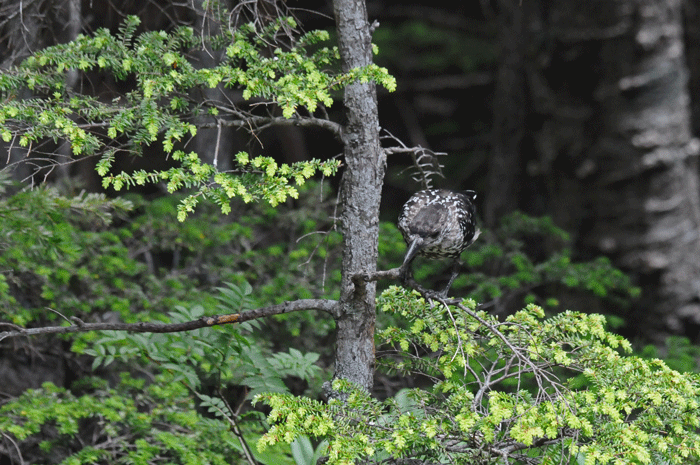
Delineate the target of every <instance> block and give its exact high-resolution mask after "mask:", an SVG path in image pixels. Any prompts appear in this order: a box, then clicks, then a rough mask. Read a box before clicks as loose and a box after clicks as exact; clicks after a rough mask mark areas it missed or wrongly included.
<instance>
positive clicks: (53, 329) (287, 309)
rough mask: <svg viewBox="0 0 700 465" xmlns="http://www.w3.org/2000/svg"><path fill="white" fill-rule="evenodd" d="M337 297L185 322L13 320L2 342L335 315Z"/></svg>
mask: <svg viewBox="0 0 700 465" xmlns="http://www.w3.org/2000/svg"><path fill="white" fill-rule="evenodd" d="M337 304H338V302H337V301H335V300H324V299H300V300H294V301H288V302H284V303H281V304H278V305H271V306H269V307H261V308H257V309H254V310H248V311H245V312H242V313H230V314H227V315H215V316H203V317H201V318H198V319H196V320H191V321H185V322H183V323H146V322H143V323H82V322H81V323H82V324H72V325H71V326H45V327H41V328H20V327H18V326H17V325H14V324H12V323H4V322H0V327H5V328H8V330H7V331H3V332H1V333H0V341H2V340H3V339H7V338H12V337H19V336H36V335H39V334H67V333H84V332H88V331H128V332H132V333H177V332H182V331H192V330H194V329H199V328H208V327H211V326H216V325H225V324H234V323H243V322H244V321H250V320H257V319H259V318H265V317H268V316H272V315H281V314H283V313H291V312H299V311H303V310H320V311H323V312H326V313H328V314H330V315H331V316H333V317H335V316H336V314H337Z"/></svg>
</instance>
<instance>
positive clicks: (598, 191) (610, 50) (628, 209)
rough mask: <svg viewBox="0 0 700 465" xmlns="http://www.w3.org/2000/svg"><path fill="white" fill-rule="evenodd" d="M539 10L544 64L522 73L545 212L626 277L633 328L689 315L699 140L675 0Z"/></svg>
mask: <svg viewBox="0 0 700 465" xmlns="http://www.w3.org/2000/svg"><path fill="white" fill-rule="evenodd" d="M541 11H542V12H543V13H542V14H543V15H546V17H545V18H544V19H543V20H544V22H545V23H546V24H547V25H548V28H543V30H547V31H549V33H551V34H552V36H551V37H548V38H547V41H548V42H547V44H548V50H547V51H546V52H543V53H542V55H541V56H540V57H539V59H540V62H542V63H543V64H545V65H546V68H545V67H544V66H543V70H542V72H541V73H539V74H537V75H531V76H530V81H529V86H530V89H531V91H532V95H533V98H532V100H533V102H536V103H537V105H538V107H537V110H538V112H539V113H540V115H543V116H544V119H545V122H544V123H543V124H542V126H541V127H539V128H536V129H535V130H534V131H533V137H534V139H535V141H536V147H537V149H538V150H537V151H538V157H539V159H538V160H537V161H536V162H535V163H534V165H536V168H537V169H536V170H534V171H536V172H538V173H541V174H542V176H543V179H546V180H547V183H546V184H547V189H548V190H549V196H548V197H549V198H550V199H553V200H552V202H553V203H554V205H553V206H552V207H553V208H552V210H553V211H554V212H555V216H557V217H558V219H559V220H560V222H562V223H563V224H564V225H566V226H568V228H569V229H572V230H575V231H577V232H578V234H579V237H578V242H579V247H580V250H584V251H586V250H587V251H589V252H590V253H592V254H598V253H601V252H602V253H605V254H607V255H609V256H611V257H612V258H613V259H614V261H615V263H616V264H617V265H618V266H620V267H622V268H623V269H626V270H628V271H630V272H632V273H633V274H634V275H635V276H636V277H637V279H638V282H639V284H640V285H641V286H642V289H643V293H644V294H643V297H642V299H640V302H639V305H638V306H637V308H636V310H635V312H639V313H638V314H637V315H636V316H638V317H640V318H638V319H637V324H640V328H639V329H642V330H645V331H647V334H648V335H658V334H663V333H658V331H667V330H671V331H674V332H679V331H682V329H683V326H684V324H685V323H688V322H694V323H695V324H698V323H700V260H698V257H700V237H699V235H698V231H700V197H699V195H700V194H699V190H698V184H699V183H698V161H697V154H698V142H697V140H695V139H693V138H692V136H691V125H690V121H691V120H690V109H689V101H690V98H689V94H688V90H687V70H686V66H685V62H684V48H683V28H682V18H681V1H680V0H668V1H664V2H659V1H657V0H617V1H609V0H605V1H590V0H586V1H577V0H569V1H564V2H553V3H551V4H549V5H548V7H547V8H543V9H542V10H541ZM572 12H578V13H579V14H575V13H572ZM527 21H529V20H526V22H527ZM537 23H538V18H533V21H532V24H537ZM542 49H543V50H544V48H542ZM574 185H575V186H576V187H574V188H573V189H572V188H571V187H572V186H574ZM567 194H568V195H567Z"/></svg>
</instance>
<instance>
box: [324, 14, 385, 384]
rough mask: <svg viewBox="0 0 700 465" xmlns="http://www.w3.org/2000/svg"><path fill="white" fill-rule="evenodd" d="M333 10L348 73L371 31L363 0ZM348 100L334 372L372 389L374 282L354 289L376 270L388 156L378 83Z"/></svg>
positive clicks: (365, 50)
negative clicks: (356, 280)
mask: <svg viewBox="0 0 700 465" xmlns="http://www.w3.org/2000/svg"><path fill="white" fill-rule="evenodd" d="M334 13H335V20H336V28H337V31H338V45H339V49H340V55H341V62H342V68H343V71H348V70H350V69H353V68H357V67H360V66H365V65H368V64H370V63H371V62H372V49H371V31H370V25H369V22H368V21H367V11H366V7H365V2H364V0H335V1H334ZM344 104H345V114H346V120H347V123H346V125H345V127H344V134H343V139H344V140H343V142H344V155H345V165H346V167H345V171H344V173H343V179H342V184H341V192H340V201H341V204H342V206H343V210H342V214H341V221H342V230H343V241H344V244H343V245H344V248H343V261H342V282H341V292H340V302H339V315H338V318H337V339H336V340H337V342H336V344H337V347H336V362H335V363H336V365H335V376H336V377H338V378H343V379H346V380H349V381H351V382H354V383H356V384H357V385H359V386H361V387H363V388H365V389H368V390H369V389H371V388H372V385H373V374H374V324H375V283H368V285H367V286H366V290H365V292H355V288H354V286H353V283H352V280H351V278H352V276H353V275H354V274H356V273H359V272H370V273H371V272H373V271H375V270H376V264H377V254H378V252H377V242H378V236H379V224H378V222H379V203H380V199H381V188H382V182H383V178H384V172H385V165H386V158H385V155H384V153H383V152H382V150H381V149H380V146H379V119H378V115H377V97H376V90H375V85H374V84H373V83H360V82H356V83H353V84H351V85H349V86H348V87H347V88H346V89H345V99H344Z"/></svg>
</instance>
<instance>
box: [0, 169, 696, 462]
mask: <svg viewBox="0 0 700 465" xmlns="http://www.w3.org/2000/svg"><path fill="white" fill-rule="evenodd" d="M333 198H334V197H333V196H332V195H330V191H329V187H328V186H327V185H325V184H321V183H310V184H308V185H307V186H306V187H304V188H303V189H301V191H300V196H299V198H298V199H297V200H294V201H288V202H287V203H285V204H282V205H280V206H278V207H276V208H273V207H271V206H269V205H266V204H244V203H242V202H241V204H240V205H238V206H237V208H234V209H233V213H232V215H233V216H232V217H225V218H222V217H221V216H220V215H219V214H218V212H216V211H215V208H214V207H212V209H211V211H207V209H206V208H203V209H202V210H201V211H199V212H198V213H197V214H196V215H195V217H193V218H191V219H190V220H188V221H187V222H185V223H178V222H176V221H174V218H173V215H174V212H175V210H176V205H177V202H178V199H177V198H175V197H172V196H165V197H161V198H158V199H155V200H149V201H146V199H145V198H143V197H140V196H138V195H132V196H130V197H127V198H121V197H120V198H116V199H109V198H106V197H104V196H100V195H91V194H85V193H80V194H78V195H75V196H66V195H62V194H61V193H60V192H59V191H58V190H57V189H56V188H48V187H42V188H38V189H33V190H32V189H20V190H19V191H16V190H14V188H13V186H12V185H11V184H10V183H8V182H4V183H3V195H2V198H0V214H2V216H3V219H4V221H3V222H2V224H1V225H0V233H1V234H0V237H2V244H1V245H0V246H1V247H2V250H3V253H2V254H1V255H0V261H1V266H0V268H1V269H2V274H0V303H1V304H0V305H1V306H0V311H2V315H3V316H2V319H3V321H5V322H7V323H11V324H16V325H21V326H41V325H62V324H68V321H70V320H71V319H73V321H75V319H78V320H79V321H84V322H92V321H104V320H107V319H117V320H123V321H127V322H137V321H152V320H156V321H164V322H178V321H188V320H192V319H195V318H198V317H200V316H202V315H214V314H224V313H231V312H238V311H244V310H246V309H251V308H256V307H259V306H263V305H267V304H270V303H276V302H281V301H283V300H285V299H292V298H299V297H313V296H314V293H313V292H314V291H313V289H320V291H323V290H324V289H325V292H326V293H329V294H331V295H332V292H333V289H337V286H338V280H339V276H338V275H337V274H335V273H334V272H331V271H329V270H335V269H337V261H338V260H339V244H340V237H339V233H338V232H337V231H336V229H335V224H334V223H333V221H332V220H331V219H330V218H332V217H333V216H332V212H333V209H334V207H335V206H334V203H333V201H332V200H330V199H333ZM17 231H26V232H27V234H18V233H17ZM381 231H382V234H381V242H380V260H381V263H380V268H384V269H386V268H390V267H392V266H395V265H396V264H398V263H400V260H401V255H402V253H403V251H404V247H405V246H404V244H403V242H402V239H401V236H400V233H399V232H398V231H397V230H396V228H395V226H394V225H393V224H392V223H384V224H382V228H381ZM566 240H567V235H566V234H565V233H564V232H563V231H561V230H559V229H558V228H556V227H555V226H554V225H553V224H552V223H551V221H550V220H548V219H547V218H539V219H538V218H530V217H527V216H524V215H522V214H516V215H513V216H511V217H509V218H507V219H505V220H504V221H503V223H502V226H501V228H500V229H498V230H495V231H484V232H483V236H482V240H480V241H479V242H478V243H477V244H475V246H474V247H473V248H472V249H470V250H469V252H468V253H465V255H464V257H463V258H464V262H465V268H464V270H463V271H464V272H463V273H462V276H461V278H460V280H459V281H458V282H457V284H456V286H455V290H454V291H453V292H454V293H456V294H459V295H463V296H465V298H466V300H464V303H463V304H458V305H457V307H454V306H450V307H445V306H443V305H440V304H437V303H433V304H432V305H428V304H426V303H425V302H424V301H423V299H421V298H416V296H411V295H410V293H408V292H407V291H405V290H403V289H402V288H399V287H396V286H394V285H392V283H385V285H383V286H382V287H383V288H384V289H385V291H384V294H383V295H382V298H381V299H380V301H379V303H378V306H379V309H381V311H380V312H379V326H380V330H379V331H378V333H377V343H378V344H379V345H378V363H379V365H380V368H379V371H378V373H377V377H376V379H377V381H376V392H375V394H376V395H377V396H378V397H372V396H370V395H369V393H366V392H362V391H357V390H354V389H353V388H352V386H350V385H347V383H342V382H341V381H338V380H337V381H335V384H334V387H335V388H336V389H338V390H341V391H344V392H347V393H348V398H347V399H348V400H347V402H346V403H342V402H340V401H338V400H333V401H331V402H330V403H327V402H324V401H323V395H322V390H321V384H322V383H323V382H324V381H327V380H329V379H330V378H331V375H332V363H333V351H332V345H333V330H334V323H333V320H332V319H331V318H325V317H322V318H319V317H318V315H315V314H310V313H308V312H298V313H292V314H288V315H282V316H278V317H276V318H274V319H273V320H263V321H255V322H248V323H244V324H241V325H225V326H219V327H214V328H204V329H200V330H196V331H192V332H186V333H174V334H150V335H149V334H146V335H144V334H127V333H120V332H107V333H82V334H79V335H77V336H73V337H71V338H68V337H65V338H61V337H58V336H54V337H50V338H46V339H37V340H34V339H29V340H27V339H25V340H21V339H20V340H15V341H14V342H13V345H12V346H10V345H7V344H5V345H4V346H3V348H2V350H3V352H5V354H6V356H7V355H8V351H17V350H23V351H27V352H33V353H37V354H42V353H47V352H52V353H53V354H54V355H55V353H56V349H55V348H56V347H62V348H63V349H60V350H59V351H58V352H59V356H60V359H61V360H62V362H61V365H62V366H69V367H70V371H71V373H72V378H71V379H72V381H70V380H68V381H67V382H66V383H65V384H64V385H62V386H57V385H56V384H54V383H52V382H45V383H43V384H42V385H41V387H40V388H38V389H29V390H27V391H25V392H23V393H16V395H14V396H11V397H7V398H5V399H4V401H3V404H2V406H1V407H0V432H1V433H2V437H3V441H4V444H5V447H4V451H5V452H4V454H6V455H8V456H9V457H11V458H12V460H14V461H20V460H23V461H24V463H66V464H78V463H144V464H145V463H158V462H160V461H163V460H167V461H168V462H170V463H230V461H231V457H240V460H241V461H248V462H250V461H252V460H257V461H258V462H260V463H266V464H277V463H297V464H302V463H303V464H311V463H315V460H316V459H317V458H318V457H320V456H329V457H330V458H331V459H332V463H352V461H353V460H354V459H355V458H358V457H362V458H364V459H366V460H369V461H370V462H372V461H373V462H376V463H380V462H382V460H385V459H387V458H388V457H389V456H397V457H400V456H402V455H410V456H420V457H424V458H426V459H430V460H437V461H444V460H447V459H448V458H449V460H453V461H454V462H455V463H462V462H464V463H478V461H479V460H480V459H479V457H481V458H482V459H483V460H487V459H486V458H487V457H489V456H491V455H492V452H493V450H498V449H503V448H505V449H503V450H509V451H518V449H517V448H518V447H521V446H515V444H520V445H522V449H523V452H522V454H529V455H528V456H531V457H534V456H538V455H542V456H543V457H544V459H545V462H546V461H547V460H550V461H551V460H554V458H553V457H555V456H558V454H561V453H562V450H566V451H568V452H569V453H572V454H573V455H574V456H578V457H581V458H582V460H583V459H584V458H585V459H586V461H587V462H588V463H593V462H592V460H598V461H601V462H604V463H608V462H611V461H614V459H615V457H619V456H621V455H623V456H628V454H633V455H629V456H630V457H632V456H634V457H636V460H638V461H640V462H643V463H646V462H648V461H649V459H650V457H656V456H658V457H666V456H668V455H671V453H670V452H669V451H673V450H675V451H676V452H674V454H673V455H676V454H678V455H677V456H678V457H683V456H684V455H688V454H689V455H694V454H695V451H696V450H697V449H696V447H697V438H696V436H695V435H694V433H692V434H691V433H689V436H687V438H686V439H684V440H682V441H681V440H675V439H671V438H668V437H665V436H664V434H662V432H663V431H665V430H666V429H667V428H676V429H678V428H680V430H682V431H692V430H693V428H694V427H695V426H697V425H696V423H697V416H696V415H695V413H694V412H695V409H696V407H697V406H696V405H695V403H696V402H697V400H696V396H697V392H696V385H695V384H694V382H692V381H691V379H694V378H686V377H685V376H687V375H681V374H680V373H678V372H676V371H673V370H671V369H669V368H668V367H667V366H666V365H665V364H664V363H663V362H660V361H658V360H657V361H653V360H651V361H648V360H647V359H646V358H643V357H642V358H640V357H628V356H626V355H625V354H624V352H627V351H629V350H630V347H631V346H630V345H629V343H628V342H626V341H625V340H624V339H622V338H620V337H619V336H615V335H613V334H611V333H608V332H607V329H606V326H605V318H603V317H602V316H599V315H595V314H584V313H575V312H568V311H567V312H563V313H561V310H563V309H562V308H560V307H561V304H560V298H559V297H557V295H558V294H561V295H566V296H569V297H570V296H571V295H574V294H577V295H579V296H581V297H582V299H583V297H585V299H584V300H581V299H579V300H578V301H587V302H594V303H595V308H596V309H600V308H605V307H606V305H608V306H610V305H619V304H620V303H622V302H628V303H629V302H630V299H632V298H634V297H635V296H636V294H637V292H638V291H637V290H636V289H635V288H633V287H632V286H631V285H630V282H629V280H628V279H627V278H626V276H625V275H624V274H623V273H621V272H620V271H618V270H615V269H614V268H612V267H611V265H610V264H609V262H607V261H606V260H600V259H599V260H594V261H592V262H587V263H576V262H574V261H573V260H572V257H571V256H570V252H569V251H568V249H567V248H566ZM545 243H546V244H547V246H548V247H549V250H548V251H547V253H546V254H543V253H542V250H543V248H544V244H545ZM19 251H21V252H19ZM443 267H444V264H441V263H439V262H428V263H423V264H422V266H420V267H418V273H417V278H418V279H419V280H424V281H425V282H426V283H430V282H437V281H439V280H440V279H441V274H442V268H443ZM318 282H322V283H323V285H322V286H317V285H311V284H310V283H318ZM562 291H565V292H562ZM477 302H484V303H485V304H481V305H477ZM523 305H524V306H526V308H525V310H520V311H515V310H516V309H517V308H518V307H522V306H523ZM495 309H498V313H499V315H498V316H495V315H493V311H494V310H495ZM545 314H548V315H549V317H545ZM507 315H510V316H507ZM506 316H507V317H506ZM543 318H544V319H543ZM270 334H274V337H270ZM674 344H675V345H674V348H675V349H674V350H671V351H669V354H670V355H672V356H673V361H672V362H671V363H676V366H677V367H678V368H681V369H683V370H692V369H694V368H695V364H694V363H693V361H694V358H693V356H692V350H694V349H693V348H692V346H690V345H688V344H687V343H685V344H684V343H683V342H682V341H677V342H675V343H674ZM51 347H53V349H50V348H51ZM645 354H646V355H647V356H655V355H656V354H655V353H653V349H651V348H647V349H646V353H645ZM39 356H41V355H39ZM35 375H36V378H35V380H34V381H35V382H37V383H38V382H39V381H40V380H41V379H42V376H44V377H45V378H46V379H53V378H52V377H51V373H50V372H45V373H36V374H35ZM254 399H255V400H257V403H256V404H255V405H252V404H251V402H250V401H251V400H254ZM265 405H268V406H269V407H266V406H265ZM270 408H271V409H272V410H270ZM360 418H362V419H363V420H362V421H360ZM655 421H656V422H660V423H658V424H655V423H654V422H655ZM270 422H271V423H272V424H273V426H272V428H271V429H270ZM647 424H651V425H652V426H653V428H652V429H653V430H655V431H658V433H657V434H656V435H654V434H650V435H645V436H640V435H641V434H642V433H641V431H643V430H644V426H645V425H647ZM604 425H607V426H604ZM615 425H617V426H615ZM637 425H642V426H639V428H637ZM603 433H604V434H603ZM623 433H624V434H623ZM632 433H634V434H632ZM601 434H603V439H600V438H601ZM594 438H595V440H593V439H594ZM606 438H607V439H606ZM612 438H616V439H612ZM608 440H609V442H610V443H609V444H608V443H606V442H605V441H608ZM553 443H556V444H557V447H547V446H551V444H553ZM288 444H291V447H290V446H289V445H288ZM8 446H9V447H8ZM508 448H510V449H508ZM409 453H410V454H409ZM635 454H636V455H635ZM645 454H647V455H645ZM252 457H255V458H254V459H253V458H252ZM523 457H524V456H523Z"/></svg>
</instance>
